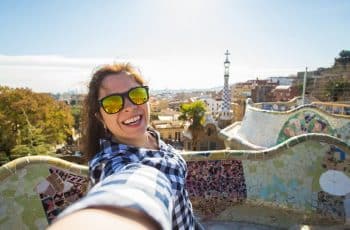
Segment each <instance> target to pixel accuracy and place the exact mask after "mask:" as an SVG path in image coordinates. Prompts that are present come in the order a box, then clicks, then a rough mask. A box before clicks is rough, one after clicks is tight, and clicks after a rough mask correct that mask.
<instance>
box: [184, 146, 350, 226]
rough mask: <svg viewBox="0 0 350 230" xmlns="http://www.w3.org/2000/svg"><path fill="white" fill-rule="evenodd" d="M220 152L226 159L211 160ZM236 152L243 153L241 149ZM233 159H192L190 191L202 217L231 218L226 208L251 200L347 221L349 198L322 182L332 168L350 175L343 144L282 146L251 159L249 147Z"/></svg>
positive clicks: (349, 161)
mask: <svg viewBox="0 0 350 230" xmlns="http://www.w3.org/2000/svg"><path fill="white" fill-rule="evenodd" d="M347 148H348V150H347V151H348V152H349V147H347ZM246 153H248V155H246ZM216 154H219V155H221V157H222V160H211V158H215V157H216V156H215V155H216ZM250 154H251V153H250ZM257 154H261V153H257ZM267 154H269V153H267ZM235 155H236V156H239V152H238V151H236V152H235ZM229 158H230V152H227V153H225V152H222V153H212V154H210V153H208V154H198V155H197V157H195V156H188V157H187V160H189V161H188V182H187V186H188V191H189V195H190V197H191V200H192V202H193V207H194V209H195V210H196V212H197V213H198V214H199V215H200V216H201V217H202V218H204V219H206V218H209V219H210V218H213V217H215V216H218V215H220V216H221V218H223V219H229V218H230V217H229V214H228V213H226V214H224V215H226V217H225V216H223V215H222V213H223V212H224V211H225V209H229V208H230V207H234V206H235V205H240V204H244V203H245V202H246V201H247V202H249V203H255V204H261V205H262V206H264V205H266V206H269V207H274V208H277V209H286V210H296V211H297V212H305V213H308V214H310V215H311V214H320V215H322V216H323V217H326V218H328V219H333V220H336V221H340V222H342V221H344V217H345V211H344V203H343V201H344V199H345V196H334V195H331V194H328V193H326V192H324V191H322V189H321V187H320V183H319V179H320V176H321V174H322V173H324V172H326V171H327V170H329V169H335V170H339V171H343V172H344V173H345V174H346V175H348V176H349V175H350V174H349V171H350V167H349V166H350V158H349V156H348V153H346V152H345V151H343V150H342V149H341V148H339V147H337V146H335V145H333V144H326V143H320V142H319V141H304V143H300V144H297V145H294V146H292V147H291V148H287V149H284V150H283V151H278V150H276V153H275V154H274V156H265V159H264V155H262V157H260V156H257V155H256V156H255V157H253V158H252V160H247V158H249V151H247V152H243V153H242V154H241V155H240V157H239V158H241V159H242V160H230V159H229ZM349 192H350V191H349ZM233 209H234V208H233Z"/></svg>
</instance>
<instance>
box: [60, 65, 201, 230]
mask: <svg viewBox="0 0 350 230" xmlns="http://www.w3.org/2000/svg"><path fill="white" fill-rule="evenodd" d="M145 84H146V83H145V81H144V80H143V78H142V76H141V74H140V73H139V72H138V71H136V69H135V68H134V67H132V66H131V65H130V64H113V65H106V66H103V67H101V68H100V69H98V70H97V71H96V72H95V73H94V74H93V76H92V79H91V81H90V84H89V89H88V90H89V92H88V94H87V96H86V99H85V111H84V114H83V115H84V116H85V124H84V126H85V130H84V131H83V133H84V134H85V137H84V139H85V141H84V143H85V150H84V153H85V154H86V155H87V157H88V159H89V179H90V185H91V186H93V187H92V189H91V190H90V192H89V193H88V194H87V196H86V197H85V198H84V199H82V200H81V201H78V202H77V203H76V204H74V205H73V206H72V207H70V208H68V209H67V210H66V211H65V212H64V213H63V214H62V216H67V215H68V216H70V217H69V218H62V219H60V220H58V222H57V224H58V225H59V224H61V223H63V224H65V223H66V221H72V220H77V219H79V218H81V217H82V216H83V217H84V218H88V216H90V215H91V217H94V216H95V214H96V209H98V211H97V212H98V213H97V214H99V216H101V215H100V214H101V213H104V211H107V212H106V215H105V217H106V218H108V216H112V218H114V217H116V216H119V214H122V213H124V214H125V216H128V213H129V212H130V207H133V208H132V211H133V212H135V211H136V213H137V214H138V215H136V216H138V217H140V222H143V221H142V220H144V217H147V218H148V220H149V222H151V223H156V225H157V226H158V227H160V228H161V229H170V228H173V229H200V228H201V227H200V226H199V224H198V223H197V222H196V220H195V218H194V215H193V211H192V205H191V202H190V200H189V198H188V193H187V190H186V189H185V180H186V175H187V165H186V162H185V161H184V159H183V158H182V156H181V155H180V154H179V153H178V152H177V151H176V150H175V149H174V148H173V147H172V146H170V145H166V144H165V143H164V142H163V141H162V140H161V139H160V137H159V134H158V133H157V132H156V131H155V130H153V129H152V128H150V127H149V116H150V115H149V110H150V109H149V102H148V99H149V95H148V87H147V86H146V85H145ZM150 178H151V179H150ZM152 178H153V179H152ZM106 206H108V208H107V207H106ZM91 208H93V209H94V210H91ZM82 209H84V210H82ZM79 210H80V211H79ZM101 210H102V212H101ZM76 211H78V215H76V214H74V213H75V212H76ZM73 212H74V213H73ZM71 213H73V218H72V216H71V215H70V214H71ZM79 213H80V214H81V215H80V214H79ZM111 213H112V214H113V213H114V214H115V213H117V214H118V215H110V214H111ZM140 213H141V214H142V215H140ZM75 216H76V217H75ZM102 216H104V215H102ZM119 217H120V216H119ZM141 217H142V218H141ZM147 218H146V219H147ZM78 222H79V221H78ZM106 222H108V221H106ZM55 226H57V225H55ZM62 226H67V225H62ZM62 226H61V227H62ZM99 228H104V227H101V226H99Z"/></svg>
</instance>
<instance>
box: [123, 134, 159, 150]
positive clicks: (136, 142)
mask: <svg viewBox="0 0 350 230" xmlns="http://www.w3.org/2000/svg"><path fill="white" fill-rule="evenodd" d="M116 140H117V142H118V143H121V144H125V145H131V146H135V147H138V148H147V149H159V147H158V142H157V140H156V138H155V137H154V136H152V135H151V134H150V132H149V131H146V132H145V134H144V135H143V136H142V137H141V138H138V139H121V138H116Z"/></svg>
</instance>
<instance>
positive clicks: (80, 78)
mask: <svg viewBox="0 0 350 230" xmlns="http://www.w3.org/2000/svg"><path fill="white" fill-rule="evenodd" d="M126 61H128V62H131V63H132V64H134V65H136V67H138V68H139V69H140V71H141V73H142V74H143V76H144V77H145V79H146V80H147V81H149V84H150V86H151V88H153V89H181V88H185V89H188V88H211V87H217V86H221V85H223V82H224V79H223V73H224V68H223V57H221V58H218V57H212V58H210V57H163V58H159V59H129V60H126V59H113V58H70V57H63V56H5V55H0V85H7V86H10V87H28V88H31V89H33V90H34V91H38V92H65V91H68V90H75V91H78V92H85V91H86V85H87V83H88V81H89V79H90V76H91V73H92V72H93V71H94V69H95V68H96V67H98V66H100V65H102V64H106V63H112V62H126ZM301 70H302V69H301V68H290V67H286V68H261V67H257V68H251V67H249V66H238V65H235V63H233V64H232V66H231V71H230V74H231V76H230V83H235V82H242V81H246V80H248V79H254V78H256V77H259V78H266V77H269V76H281V75H282V76H287V75H290V74H296V72H297V71H301Z"/></svg>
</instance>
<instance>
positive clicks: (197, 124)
mask: <svg viewBox="0 0 350 230" xmlns="http://www.w3.org/2000/svg"><path fill="white" fill-rule="evenodd" d="M180 112H181V115H180V116H179V119H180V120H184V121H189V122H190V126H189V127H188V130H189V131H190V132H191V135H192V143H191V144H192V150H196V147H197V144H198V138H199V134H200V133H201V132H203V131H204V127H203V124H204V115H205V112H206V106H205V104H204V102H203V101H195V102H192V103H186V104H182V105H181V106H180Z"/></svg>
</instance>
